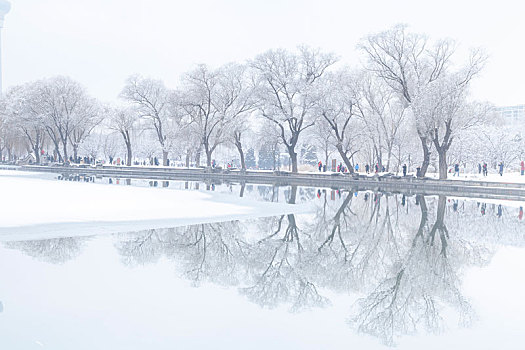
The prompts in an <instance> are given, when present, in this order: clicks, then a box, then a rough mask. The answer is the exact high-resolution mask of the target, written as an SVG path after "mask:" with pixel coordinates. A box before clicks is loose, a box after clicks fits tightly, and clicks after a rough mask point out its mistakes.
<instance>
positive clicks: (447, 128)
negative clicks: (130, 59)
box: [0, 26, 520, 178]
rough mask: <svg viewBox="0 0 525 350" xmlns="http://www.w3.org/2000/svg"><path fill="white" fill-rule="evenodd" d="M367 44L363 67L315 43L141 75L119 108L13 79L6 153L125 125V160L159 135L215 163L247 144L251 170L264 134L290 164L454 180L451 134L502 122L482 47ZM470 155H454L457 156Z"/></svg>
mask: <svg viewBox="0 0 525 350" xmlns="http://www.w3.org/2000/svg"><path fill="white" fill-rule="evenodd" d="M358 50H359V52H360V53H361V54H363V56H364V58H365V60H364V61H365V64H364V65H363V67H360V68H348V67H341V66H340V65H339V64H338V62H337V61H338V60H337V58H336V57H335V56H334V55H333V54H328V53H323V52H321V51H319V50H315V49H311V48H308V47H299V48H298V49H297V50H295V51H289V50H284V49H278V50H270V51H267V52H265V53H263V54H261V55H259V56H257V57H255V58H254V59H252V60H250V61H248V62H245V63H232V64H227V65H224V66H222V67H219V68H217V69H212V68H210V67H208V66H206V65H199V66H197V67H196V68H195V69H194V70H192V71H190V72H188V73H186V74H184V75H183V77H182V79H181V84H180V86H179V87H178V88H177V89H169V88H167V87H166V86H165V85H164V84H163V82H162V81H160V80H154V79H149V78H144V77H141V76H139V75H134V76H131V77H130V78H129V79H128V80H127V81H126V83H125V86H124V88H123V90H122V92H121V94H120V102H122V103H120V104H119V105H118V106H117V105H114V106H108V105H103V104H101V103H99V102H97V101H96V100H94V99H93V98H90V97H89V96H88V94H87V92H86V91H85V89H84V88H82V87H81V86H80V85H79V84H78V83H77V82H75V81H73V80H71V79H70V78H67V77H56V78H51V79H45V80H41V81H37V82H32V83H28V84H25V85H21V86H16V87H13V88H11V89H10V90H9V91H8V92H7V94H6V95H5V96H4V99H3V105H2V121H1V122H0V123H1V124H0V130H1V131H0V140H1V146H0V147H1V148H0V152H1V151H2V150H3V149H5V150H6V151H7V152H8V154H10V153H11V148H12V147H13V145H16V144H17V143H18V144H19V145H21V147H23V146H24V145H25V146H26V148H27V149H29V150H30V152H32V153H33V154H34V155H35V158H36V162H37V163H38V162H39V161H40V159H39V154H40V152H41V150H43V149H49V148H51V149H52V150H53V153H54V155H55V156H56V157H57V158H58V160H61V161H64V162H68V161H69V160H70V157H71V156H72V157H73V158H74V159H76V158H77V155H78V152H79V146H80V145H82V144H83V143H84V144H85V145H86V146H85V147H84V149H83V151H84V155H87V156H91V157H93V158H96V154H97V152H98V153H100V152H99V151H100V148H101V147H106V148H107V147H109V144H110V142H108V137H107V136H108V135H110V134H112V135H114V134H117V135H119V137H120V138H121V143H122V144H123V145H124V146H125V149H126V152H125V153H126V157H125V158H126V160H127V165H131V164H132V160H133V158H134V149H136V148H141V147H142V148H144V147H145V145H148V146H153V145H152V142H154V143H155V144H156V146H155V147H154V149H153V150H152V151H151V152H150V154H152V155H153V154H157V152H158V154H161V155H162V164H163V165H167V164H168V159H169V158H170V157H174V156H175V158H178V159H183V158H185V162H186V165H187V166H189V164H190V162H193V161H195V163H197V164H199V163H200V158H201V154H202V155H204V156H205V158H206V165H207V166H211V165H212V161H213V156H214V152H215V151H216V150H217V147H219V146H221V147H224V146H226V147H231V148H232V149H235V150H236V151H237V152H238V157H239V160H240V165H241V168H242V169H243V170H244V169H246V161H245V153H246V150H247V147H246V145H247V144H248V146H249V147H248V148H250V147H255V146H256V145H259V146H260V145H261V144H264V145H265V147H266V148H272V147H273V148H274V149H275V150H278V149H280V148H284V150H285V151H286V152H287V154H288V156H289V161H290V163H291V170H292V171H293V172H297V171H298V165H299V160H298V149H301V148H305V147H306V148H310V147H315V149H316V153H317V157H318V159H324V163H327V162H328V159H329V158H330V157H333V156H334V155H336V157H337V158H339V159H340V161H342V162H344V164H345V165H346V167H347V168H348V169H349V170H350V171H351V172H352V171H353V168H354V167H353V165H354V164H355V163H357V162H361V163H369V164H378V165H379V167H380V168H382V167H383V166H384V167H385V168H386V170H387V171H391V170H394V168H395V170H397V171H398V170H399V167H400V165H401V164H403V163H405V162H408V163H411V162H420V164H421V165H420V169H421V171H420V175H421V176H424V175H425V174H426V172H427V170H428V167H429V165H430V164H431V161H432V160H433V159H437V161H438V168H439V173H440V178H446V176H447V169H448V163H449V162H450V161H451V157H450V154H449V150H450V149H451V147H452V145H453V144H454V141H455V140H456V139H460V140H461V139H462V140H470V141H472V137H469V133H468V131H469V130H470V131H471V132H472V131H473V130H477V132H478V133H479V130H481V129H483V126H486V125H490V123H491V122H493V121H492V120H491V119H492V118H493V116H491V115H490V112H491V110H492V109H491V108H490V106H489V105H488V104H482V103H475V102H471V101H470V100H469V86H470V83H471V81H472V79H473V78H474V77H475V76H477V75H478V74H479V73H480V71H481V70H482V68H483V65H484V63H485V56H484V55H483V53H482V52H481V51H479V50H472V51H471V52H470V54H469V55H468V57H467V59H466V60H464V62H462V64H453V61H452V59H453V57H454V54H455V52H456V46H455V44H454V43H453V42H452V41H450V40H434V41H433V40H430V39H428V38H427V37H426V36H425V35H422V34H418V33H413V32H410V31H409V30H408V29H407V28H406V27H405V26H395V27H393V28H391V29H389V30H387V31H384V32H381V33H378V34H373V35H370V36H368V37H366V38H364V39H363V40H362V41H361V43H360V45H359V47H358ZM480 128H481V129H480ZM93 131H95V132H93ZM90 135H91V136H90ZM88 138H91V139H90V140H89V139H88ZM86 139H88V142H85V141H86ZM518 141H520V140H518ZM465 142H466V141H465ZM472 143H473V142H471V144H472ZM474 143H475V142H474ZM93 144H95V145H94V146H93ZM456 144H459V143H458V142H457V141H456ZM101 145H105V146H101ZM463 146H464V145H462V147H463ZM109 148H110V147H109ZM150 148H152V147H150ZM417 148H419V151H417ZM104 153H106V152H104ZM146 153H147V152H146ZM407 156H408V158H407ZM143 157H144V154H143ZM410 157H412V158H410ZM465 160H466V159H458V157H457V155H454V159H453V161H455V162H458V161H465ZM472 160H473V161H476V162H477V161H480V159H472Z"/></svg>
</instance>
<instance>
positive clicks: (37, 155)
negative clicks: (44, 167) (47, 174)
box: [33, 145, 40, 164]
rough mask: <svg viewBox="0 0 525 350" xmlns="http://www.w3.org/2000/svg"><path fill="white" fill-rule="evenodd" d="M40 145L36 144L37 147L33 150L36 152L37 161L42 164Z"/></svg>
mask: <svg viewBox="0 0 525 350" xmlns="http://www.w3.org/2000/svg"><path fill="white" fill-rule="evenodd" d="M39 148H40V147H38V145H37V146H35V148H33V152H35V163H36V164H40V149H39Z"/></svg>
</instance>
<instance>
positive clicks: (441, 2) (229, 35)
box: [2, 0, 525, 105]
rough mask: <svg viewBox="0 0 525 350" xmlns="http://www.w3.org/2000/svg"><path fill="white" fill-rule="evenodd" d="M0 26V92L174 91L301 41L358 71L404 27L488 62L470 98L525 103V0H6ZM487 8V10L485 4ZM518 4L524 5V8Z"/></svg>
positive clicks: (110, 95)
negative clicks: (51, 86)
mask: <svg viewBox="0 0 525 350" xmlns="http://www.w3.org/2000/svg"><path fill="white" fill-rule="evenodd" d="M11 2H12V9H11V12H10V13H9V14H8V15H7V16H6V21H5V28H4V29H3V34H2V41H3V43H2V44H3V70H4V88H7V87H9V86H11V85H15V84H19V83H23V82H27V81H31V80H35V79H39V78H42V77H49V76H53V75H59V74H61V75H70V76H71V77H73V78H74V79H77V80H78V81H80V82H81V83H82V84H84V85H85V86H86V87H87V88H88V89H89V91H90V93H91V94H92V95H93V96H95V97H97V98H100V99H102V100H105V101H111V100H114V99H116V98H117V96H118V93H119V92H120V90H121V88H122V86H123V84H124V81H125V79H126V77H127V76H129V75H130V74H133V73H140V74H142V75H145V76H151V77H155V78H160V79H163V80H164V81H165V82H166V84H167V85H168V86H172V87H175V86H176V85H177V84H178V81H179V78H180V74H181V73H182V72H184V71H186V70H188V69H191V68H192V67H193V65H194V64H197V63H207V64H210V65H212V66H218V65H220V64H223V63H226V62H230V61H241V60H244V59H247V58H251V57H253V56H255V55H256V54H258V53H261V52H263V51H265V50H267V49H270V48H277V47H284V48H293V47H295V46H296V45H298V44H307V45H310V46H314V47H320V48H322V49H325V50H327V51H333V52H334V53H336V54H337V55H339V56H340V57H341V59H342V60H343V61H348V62H350V63H354V64H357V63H358V62H359V58H358V57H357V55H358V53H357V50H356V49H355V46H356V43H357V42H358V40H359V39H360V38H361V37H363V36H365V35H367V34H369V33H371V32H377V31H381V30H385V29H387V28H389V27H390V26H391V25H393V24H396V23H406V24H408V25H410V26H411V28H412V29H413V30H416V31H419V32H424V33H426V34H428V35H429V36H431V37H450V38H453V39H455V40H457V41H458V43H459V44H460V45H461V46H462V47H463V48H468V47H471V46H482V47H484V48H485V49H486V50H487V52H488V53H489V55H490V61H489V63H488V65H487V68H486V69H485V71H484V73H483V75H482V76H481V77H480V78H478V80H477V82H476V83H475V85H474V89H473V94H474V97H475V98H477V99H482V100H489V101H491V102H493V103H495V104H499V105H507V104H509V105H512V104H521V103H525V46H524V36H525V1H523V0H499V1H484V0H476V1H474V0H435V1H432V2H430V1H424V0H368V1H364V0H363V1H360V2H359V3H353V2H352V1H348V0H347V1H343V0H342V1H338V0H324V1H314V0H280V1H279V0H261V1H249V0H186V1H178V0H172V1H169V0H141V1H139V0H91V1H81V0H12V1H11ZM488 3H490V4H488ZM522 4H524V5H522Z"/></svg>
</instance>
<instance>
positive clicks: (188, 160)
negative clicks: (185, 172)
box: [186, 149, 191, 168]
mask: <svg viewBox="0 0 525 350" xmlns="http://www.w3.org/2000/svg"><path fill="white" fill-rule="evenodd" d="M190 156H191V153H190V150H189V149H188V151H187V152H186V168H189V167H190Z"/></svg>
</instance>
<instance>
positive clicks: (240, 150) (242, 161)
mask: <svg viewBox="0 0 525 350" xmlns="http://www.w3.org/2000/svg"><path fill="white" fill-rule="evenodd" d="M235 146H236V147H237V151H239V157H241V171H246V162H245V161H244V152H243V150H242V144H241V143H240V142H238V141H235ZM241 197H242V196H241Z"/></svg>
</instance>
